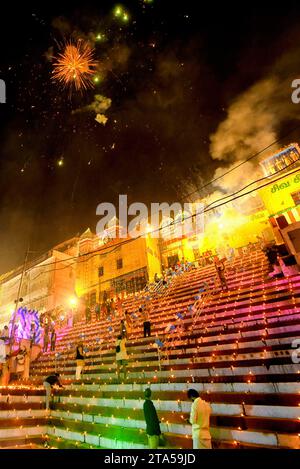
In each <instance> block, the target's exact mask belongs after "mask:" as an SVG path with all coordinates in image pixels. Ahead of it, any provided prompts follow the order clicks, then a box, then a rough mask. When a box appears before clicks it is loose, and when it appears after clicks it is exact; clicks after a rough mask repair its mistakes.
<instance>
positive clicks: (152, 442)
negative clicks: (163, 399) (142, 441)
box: [143, 388, 161, 449]
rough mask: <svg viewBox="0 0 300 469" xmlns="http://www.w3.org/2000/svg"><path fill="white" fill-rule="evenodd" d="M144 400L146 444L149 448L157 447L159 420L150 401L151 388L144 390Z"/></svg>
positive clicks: (159, 432)
mask: <svg viewBox="0 0 300 469" xmlns="http://www.w3.org/2000/svg"><path fill="white" fill-rule="evenodd" d="M144 397H145V402H144V405H143V410H144V417H145V422H146V433H147V436H148V445H149V448H150V449H157V448H158V445H159V437H160V435H161V431H160V425H159V424H160V421H159V420H158V417H157V413H156V409H155V407H154V404H153V402H152V401H151V389H150V388H147V389H145V392H144Z"/></svg>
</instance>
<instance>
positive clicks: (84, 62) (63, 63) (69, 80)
mask: <svg viewBox="0 0 300 469" xmlns="http://www.w3.org/2000/svg"><path fill="white" fill-rule="evenodd" d="M96 66H97V62H96V61H94V50H93V49H92V48H91V47H90V45H89V44H88V43H87V42H84V41H82V40H79V41H77V42H76V43H72V42H69V43H68V44H67V45H66V46H65V48H64V50H63V52H62V53H60V54H59V55H58V57H57V58H56V62H54V64H53V67H54V70H53V72H52V73H53V77H52V78H53V80H58V81H59V82H60V83H62V84H63V85H64V86H66V87H67V86H71V87H72V86H74V87H75V89H76V90H82V89H87V88H91V87H92V86H93V82H92V75H93V74H94V73H95V71H96Z"/></svg>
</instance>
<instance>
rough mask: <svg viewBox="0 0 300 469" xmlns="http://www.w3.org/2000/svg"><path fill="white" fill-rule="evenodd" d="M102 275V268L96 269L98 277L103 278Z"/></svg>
mask: <svg viewBox="0 0 300 469" xmlns="http://www.w3.org/2000/svg"><path fill="white" fill-rule="evenodd" d="M103 275H104V267H103V266H101V267H99V268H98V277H103Z"/></svg>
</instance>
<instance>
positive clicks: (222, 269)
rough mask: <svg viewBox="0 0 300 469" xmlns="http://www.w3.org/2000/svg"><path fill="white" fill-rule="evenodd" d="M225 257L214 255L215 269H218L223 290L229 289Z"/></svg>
mask: <svg viewBox="0 0 300 469" xmlns="http://www.w3.org/2000/svg"><path fill="white" fill-rule="evenodd" d="M224 262H225V259H221V260H220V259H219V258H218V256H215V257H214V264H215V269H216V271H217V274H218V277H219V281H220V285H221V289H222V290H223V289H224V288H225V290H228V285H227V281H226V277H225V265H224Z"/></svg>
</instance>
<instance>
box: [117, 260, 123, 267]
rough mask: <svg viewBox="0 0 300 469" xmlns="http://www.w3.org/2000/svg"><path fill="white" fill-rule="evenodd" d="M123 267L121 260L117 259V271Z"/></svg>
mask: <svg viewBox="0 0 300 469" xmlns="http://www.w3.org/2000/svg"><path fill="white" fill-rule="evenodd" d="M122 267H123V259H117V269H122Z"/></svg>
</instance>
